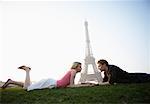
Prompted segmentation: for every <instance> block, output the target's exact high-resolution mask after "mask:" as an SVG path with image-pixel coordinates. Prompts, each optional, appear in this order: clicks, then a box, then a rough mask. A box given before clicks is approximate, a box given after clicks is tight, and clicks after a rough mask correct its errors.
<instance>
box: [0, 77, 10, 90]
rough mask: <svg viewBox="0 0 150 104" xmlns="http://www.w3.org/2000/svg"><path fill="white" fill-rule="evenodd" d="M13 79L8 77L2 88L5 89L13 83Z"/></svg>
mask: <svg viewBox="0 0 150 104" xmlns="http://www.w3.org/2000/svg"><path fill="white" fill-rule="evenodd" d="M11 81H12V80H11V79H8V80H7V81H6V82H5V83H4V84H3V86H2V87H1V88H2V89H5V88H6V87H7V86H8V85H9V84H10V83H11Z"/></svg>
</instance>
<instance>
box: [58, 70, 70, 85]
mask: <svg viewBox="0 0 150 104" xmlns="http://www.w3.org/2000/svg"><path fill="white" fill-rule="evenodd" d="M70 77H71V70H69V71H68V72H67V73H66V74H65V75H64V77H62V78H61V79H60V80H57V87H67V85H69V84H70Z"/></svg>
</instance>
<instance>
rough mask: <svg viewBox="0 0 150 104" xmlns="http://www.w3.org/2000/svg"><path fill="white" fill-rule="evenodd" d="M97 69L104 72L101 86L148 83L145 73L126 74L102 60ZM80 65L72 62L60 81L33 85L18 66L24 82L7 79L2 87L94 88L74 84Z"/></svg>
mask: <svg viewBox="0 0 150 104" xmlns="http://www.w3.org/2000/svg"><path fill="white" fill-rule="evenodd" d="M97 64H98V68H99V70H100V71H101V72H103V71H104V78H103V83H102V84H114V83H144V82H150V74H147V73H128V72H126V71H124V70H122V69H121V68H119V67H118V66H115V65H109V64H108V62H107V61H106V60H104V59H101V60H99V61H98V62H97ZM81 65H82V64H81V63H80V62H74V63H73V64H72V66H71V68H70V70H69V71H67V73H66V74H65V75H64V76H63V77H62V78H61V79H60V80H54V79H51V78H48V79H43V80H40V81H38V82H35V83H31V82H30V70H31V68H30V67H27V66H20V67H18V69H22V70H24V71H25V72H26V77H25V82H24V83H22V82H17V81H13V80H11V79H8V80H7V81H6V82H5V84H4V85H3V86H2V89H5V88H6V87H7V86H8V85H9V84H15V85H19V86H21V87H23V88H24V89H26V90H27V91H30V90H34V89H44V88H64V87H81V86H94V85H95V84H93V83H86V84H76V85H75V84H74V80H75V76H76V74H77V73H78V72H80V71H81V70H82V66H81Z"/></svg>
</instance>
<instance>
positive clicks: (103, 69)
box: [98, 63, 106, 72]
mask: <svg viewBox="0 0 150 104" xmlns="http://www.w3.org/2000/svg"><path fill="white" fill-rule="evenodd" d="M98 69H99V70H100V71H101V72H102V71H105V70H106V64H103V65H102V64H101V63H98Z"/></svg>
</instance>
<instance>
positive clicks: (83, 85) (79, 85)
mask: <svg viewBox="0 0 150 104" xmlns="http://www.w3.org/2000/svg"><path fill="white" fill-rule="evenodd" d="M86 86H96V84H94V83H84V84H76V85H69V86H67V87H86Z"/></svg>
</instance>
